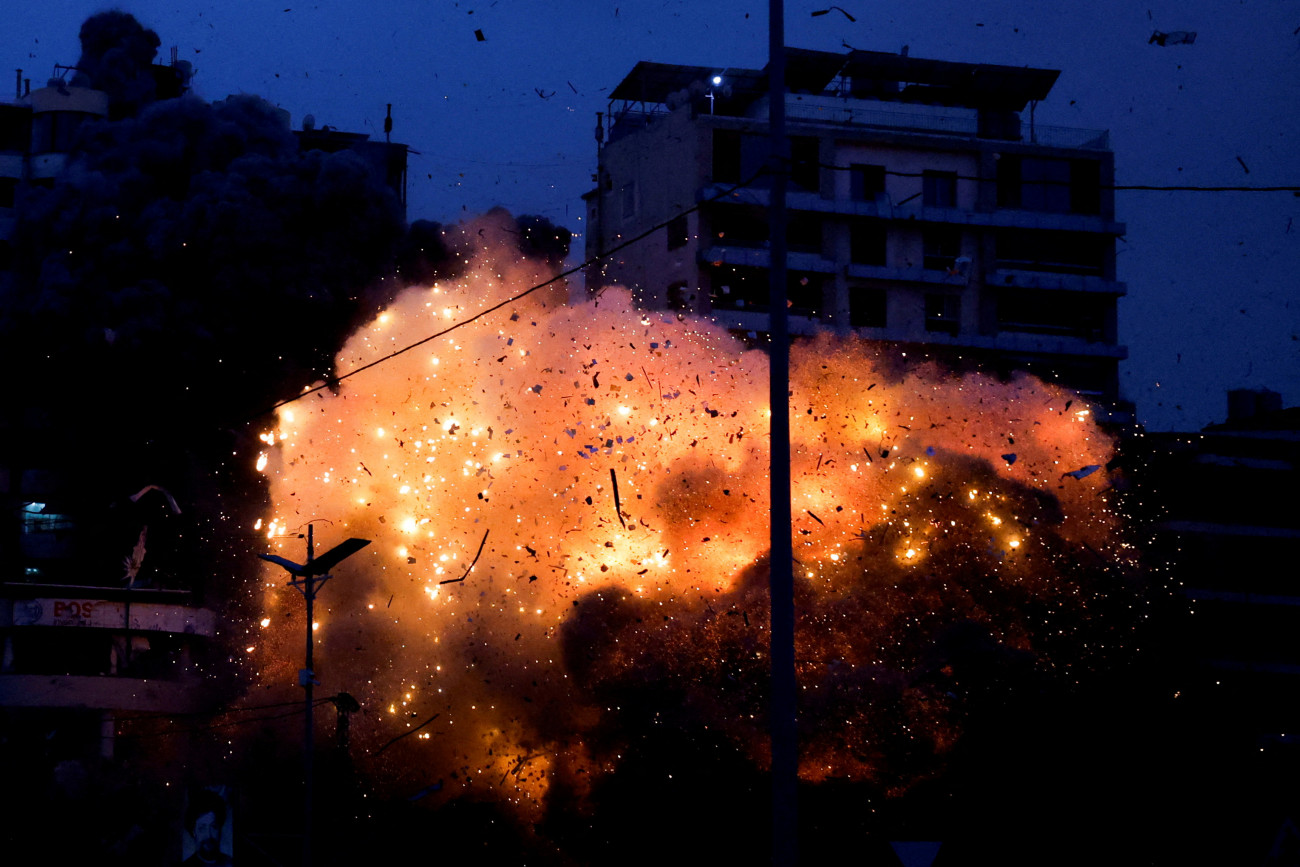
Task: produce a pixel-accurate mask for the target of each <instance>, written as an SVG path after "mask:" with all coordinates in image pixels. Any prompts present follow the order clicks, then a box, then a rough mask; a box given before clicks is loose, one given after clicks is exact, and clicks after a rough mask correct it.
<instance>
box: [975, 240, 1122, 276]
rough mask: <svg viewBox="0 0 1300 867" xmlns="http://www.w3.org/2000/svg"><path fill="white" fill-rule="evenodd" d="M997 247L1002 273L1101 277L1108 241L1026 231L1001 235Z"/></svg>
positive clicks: (998, 262)
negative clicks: (1003, 271)
mask: <svg viewBox="0 0 1300 867" xmlns="http://www.w3.org/2000/svg"><path fill="white" fill-rule="evenodd" d="M996 243H997V266H998V268H1000V269H1008V268H1010V269H1017V270H1022V271H1047V272H1050V273H1055V274H1084V275H1096V276H1099V275H1101V273H1102V270H1103V266H1104V264H1105V252H1106V244H1107V243H1109V241H1108V239H1107V238H1103V237H1100V236H1097V235H1093V234H1090V233H1087V232H1054V231H1047V230H1033V229H1024V230H1010V231H1003V232H999V233H998V235H997V242H996Z"/></svg>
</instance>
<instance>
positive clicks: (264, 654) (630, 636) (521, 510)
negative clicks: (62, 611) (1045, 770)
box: [248, 222, 1129, 815]
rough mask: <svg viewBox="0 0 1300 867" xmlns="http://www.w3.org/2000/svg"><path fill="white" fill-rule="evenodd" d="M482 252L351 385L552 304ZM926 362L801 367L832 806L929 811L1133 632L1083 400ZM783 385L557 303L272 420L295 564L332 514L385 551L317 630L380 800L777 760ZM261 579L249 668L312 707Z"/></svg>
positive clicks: (414, 299)
mask: <svg viewBox="0 0 1300 867" xmlns="http://www.w3.org/2000/svg"><path fill="white" fill-rule="evenodd" d="M462 231H463V232H464V233H465V234H466V236H467V237H470V238H474V237H476V236H477V237H478V238H479V240H480V241H482V245H481V249H480V251H479V253H478V254H477V255H476V257H475V258H474V260H473V262H472V263H471V265H470V267H469V268H468V269H467V271H466V273H465V275H464V276H463V277H462V278H460V279H458V280H456V281H454V282H446V283H441V284H436V285H432V286H427V287H420V288H412V289H409V290H407V291H405V292H404V293H403V294H402V295H401V296H400V297H399V298H398V300H397V301H396V302H395V303H394V304H393V305H392V306H391V307H390V308H389V309H388V310H386V311H385V312H384V313H383V314H381V315H380V316H378V317H377V318H376V319H375V320H374V321H373V322H371V323H370V324H369V325H368V326H366V327H364V328H363V329H361V330H360V331H358V332H357V333H356V334H355V335H354V336H353V337H352V339H351V340H350V341H349V342H348V343H347V345H346V346H345V348H344V349H343V351H342V352H341V353H340V355H339V359H338V365H337V366H338V370H339V371H340V373H341V374H346V373H347V371H348V370H351V369H355V368H357V367H360V366H361V365H364V364H367V363H368V362H371V361H373V360H374V359H375V358H377V357H379V356H382V355H384V354H387V353H389V352H392V351H393V350H395V349H398V348H400V347H403V346H406V345H408V344H411V343H414V342H415V341H417V340H420V339H422V338H424V337H425V336H426V335H428V334H430V333H432V332H435V331H439V330H441V329H444V328H446V327H447V326H448V325H450V324H452V323H456V322H459V321H461V320H465V319H467V318H469V317H470V316H472V315H473V314H474V313H476V312H477V311H478V310H481V309H484V308H486V307H488V306H491V305H493V304H495V303H498V302H499V301H501V300H504V299H507V298H510V297H512V296H513V295H516V294H518V293H519V292H520V291H521V290H522V289H524V288H526V287H527V286H530V285H533V284H534V283H535V282H537V281H538V277H539V276H540V275H539V274H538V273H536V271H535V270H534V269H535V268H536V267H537V266H536V265H535V264H529V263H527V262H520V261H518V256H517V252H506V251H508V250H511V249H516V248H511V246H510V245H509V244H505V243H498V241H499V240H502V239H500V238H499V237H495V238H494V235H495V236H499V235H500V234H501V227H500V225H498V224H496V223H492V222H489V223H488V224H486V225H482V226H473V227H470V228H467V229H464V230H462ZM906 364H907V361H906V360H905V359H901V358H894V357H892V356H891V355H889V354H887V353H886V352H885V351H884V350H882V349H880V348H879V347H877V346H874V345H872V344H869V343H866V342H862V341H858V340H852V339H845V338H837V337H832V336H828V335H823V336H821V337H818V338H817V339H815V340H812V341H809V342H807V343H803V344H799V345H796V346H795V347H794V348H793V350H792V366H791V370H792V373H791V408H792V424H791V439H792V442H791V451H792V480H793V512H794V515H795V521H794V526H793V528H792V532H793V541H794V551H795V558H796V564H795V570H796V576H797V578H796V580H797V601H798V609H799V621H798V626H797V629H798V648H797V657H798V665H799V675H800V682H801V698H800V702H801V703H800V715H801V723H800V725H801V765H800V773H801V776H802V777H803V778H804V779H805V780H808V781H818V780H826V779H833V778H834V779H850V780H852V779H875V780H879V781H881V782H882V783H883V784H884V785H886V786H888V787H895V788H902V787H906V786H907V785H908V783H909V781H910V780H914V779H916V778H917V777H918V776H923V775H924V774H926V773H929V772H930V771H932V770H933V768H934V766H935V762H936V761H940V760H941V758H942V756H943V754H944V753H945V752H946V751H947V750H949V749H950V748H951V746H952V744H953V743H954V742H955V740H956V738H957V737H958V736H959V734H960V731H961V726H962V720H963V719H964V718H965V715H967V714H969V713H970V712H972V708H973V707H974V706H975V705H976V704H977V703H978V700H979V696H981V695H987V694H989V691H990V690H996V689H997V688H998V684H1002V685H1003V686H1005V685H1006V684H1008V683H1009V681H1008V679H1007V677H1008V676H1007V673H1008V672H1012V671H1019V672H1039V673H1042V672H1055V673H1057V674H1058V675H1059V674H1064V676H1067V677H1068V676H1070V672H1071V671H1072V670H1073V669H1074V668H1075V667H1083V666H1086V665H1087V664H1088V657H1089V654H1090V653H1092V652H1094V651H1096V650H1097V649H1098V648H1099V647H1101V646H1102V645H1105V644H1106V643H1107V642H1108V641H1112V640H1115V636H1114V635H1113V634H1110V633H1108V632H1107V630H1108V629H1109V628H1110V627H1109V626H1107V625H1105V624H1101V626H1098V627H1097V628H1093V624H1095V623H1097V622H1098V621H1099V619H1101V618H1100V615H1099V614H1094V609H1097V608H1098V605H1097V603H1098V601H1100V600H1101V599H1102V598H1103V597H1104V593H1105V585H1106V584H1107V582H1108V581H1109V580H1110V579H1109V578H1105V577H1103V578H1101V579H1099V577H1098V576H1112V577H1114V576H1122V574H1123V573H1124V570H1125V566H1126V562H1127V560H1128V559H1129V549H1128V548H1127V546H1125V545H1124V544H1123V543H1122V542H1120V541H1118V540H1119V538H1120V536H1119V532H1118V531H1119V529H1120V524H1119V521H1118V519H1117V517H1116V516H1115V514H1114V513H1113V512H1112V509H1111V507H1110V506H1109V504H1108V501H1107V491H1108V488H1109V480H1108V473H1107V472H1105V471H1097V470H1098V469H1099V468H1101V467H1105V466H1106V464H1107V462H1108V461H1109V460H1110V458H1111V455H1112V449H1113V443H1112V441H1111V440H1110V438H1109V437H1108V436H1107V435H1105V434H1104V433H1103V432H1102V431H1101V430H1100V429H1099V428H1098V426H1097V425H1096V423H1095V422H1094V420H1093V418H1092V416H1091V415H1090V414H1089V410H1088V409H1087V407H1086V405H1085V404H1084V403H1083V402H1082V401H1080V400H1078V399H1077V398H1075V397H1074V396H1072V395H1070V394H1068V393H1066V392H1065V391H1063V390H1061V389H1059V388H1056V387H1054V386H1051V385H1048V384H1044V383H1042V382H1040V381H1038V380H1035V379H1033V378H1030V377H1028V376H1021V377H1018V378H1016V379H1013V380H1012V381H1010V382H999V381H996V380H994V379H992V378H989V377H985V376H981V375H975V374H969V375H965V376H960V377H957V376H953V375H951V374H948V373H945V372H943V371H941V370H940V369H939V368H938V367H937V366H935V365H932V364H922V365H918V366H913V367H910V368H909V367H905V365H906ZM767 372H768V365H767V358H766V356H765V355H764V354H763V353H762V352H759V351H755V350H747V349H746V348H745V346H744V345H743V344H742V343H741V342H740V341H738V340H737V339H736V338H734V337H733V336H731V335H730V334H728V333H727V332H726V331H724V330H723V329H721V328H719V327H717V326H715V325H713V324H711V323H709V322H707V321H702V320H698V319H692V318H685V319H681V318H679V317H678V316H677V315H676V314H668V313H663V312H654V313H646V312H643V311H638V310H636V309H634V308H633V306H632V304H631V300H630V296H629V294H628V293H626V292H624V291H622V290H613V289H611V290H608V291H605V292H604V293H602V294H601V295H600V296H599V297H597V298H594V299H590V300H586V301H584V302H582V303H576V304H569V303H567V301H566V299H565V298H564V297H563V291H562V290H560V289H555V288H552V289H549V290H546V292H545V293H543V292H537V293H533V294H532V295H530V296H529V297H528V298H526V299H524V300H522V301H520V302H519V303H517V304H514V305H511V306H509V307H507V308H504V309H503V310H501V311H499V312H497V313H495V314H492V315H490V316H487V317H483V318H481V319H477V320H476V321H474V322H472V323H471V324H468V325H466V326H465V327H463V328H460V329H458V330H456V331H454V332H452V333H450V334H449V335H447V336H446V337H444V338H442V339H441V340H440V341H434V342H430V343H427V344H425V345H423V346H421V347H419V348H418V349H417V350H413V351H411V352H407V353H405V354H403V355H401V356H399V357H397V358H395V359H393V360H391V361H389V362H387V363H386V364H385V365H384V366H383V367H382V368H380V369H376V370H370V371H366V372H364V373H362V374H360V375H358V376H356V377H354V378H350V379H346V380H344V381H343V382H341V383H340V384H339V385H338V387H337V388H336V389H334V390H322V391H318V392H316V393H314V394H311V395H308V396H306V397H305V398H303V399H301V400H299V401H297V402H295V403H293V404H290V405H288V406H286V407H284V408H282V409H281V410H280V413H279V419H278V424H277V426H276V427H275V429H274V430H272V431H268V432H266V434H265V435H264V443H265V448H264V450H263V451H262V453H261V454H260V455H258V456H257V458H256V460H257V462H258V466H259V468H260V469H262V471H263V472H264V473H265V474H266V477H267V479H268V481H269V485H270V491H271V498H272V502H273V504H274V513H273V514H272V515H270V516H268V519H267V522H266V524H265V525H261V526H260V531H261V532H264V533H265V534H266V535H267V537H268V538H269V539H270V540H271V544H272V545H273V547H274V548H275V550H277V551H278V552H279V553H282V554H284V555H285V556H289V557H294V556H298V557H299V558H300V551H299V550H298V548H299V547H300V545H301V543H300V542H298V541H297V537H296V535H294V534H296V533H298V532H301V528H302V527H303V525H304V524H305V523H307V522H309V521H328V522H330V523H328V524H322V525H321V526H320V527H318V535H321V537H322V539H325V538H327V536H328V535H329V534H334V535H337V536H338V538H339V539H342V538H345V537H347V536H360V537H364V538H368V539H372V540H374V543H375V544H373V545H371V546H370V547H369V548H367V549H366V550H365V551H363V552H361V553H360V554H358V555H357V556H355V557H353V558H352V559H351V560H349V561H348V563H347V564H345V565H343V566H341V567H339V569H338V570H337V571H338V573H339V575H338V579H337V580H335V581H333V582H332V583H331V585H330V586H329V589H328V591H327V592H326V593H324V594H323V595H322V596H321V597H320V600H318V607H317V611H318V612H319V614H318V620H319V626H318V629H317V631H316V637H317V641H318V643H319V651H318V655H319V659H320V664H319V671H318V677H319V678H320V680H321V682H322V689H323V690H324V691H327V692H328V691H332V690H347V691H349V692H353V693H356V694H357V695H358V697H359V698H360V699H361V701H362V704H363V705H365V706H366V707H367V708H369V709H370V710H369V712H368V713H367V714H366V715H365V716H364V718H363V719H362V720H361V721H359V723H358V724H357V727H356V728H355V729H354V736H355V737H356V739H357V743H358V744H359V745H364V746H365V748H366V749H368V751H369V755H370V760H371V761H372V763H374V764H375V765H382V773H379V774H377V776H380V777H384V778H388V779H392V780H395V781H398V785H399V786H403V787H405V788H404V789H403V791H406V792H408V793H409V792H415V791H420V790H426V787H431V786H432V787H434V788H437V787H436V785H435V784H436V783H437V782H441V783H442V784H443V785H442V787H441V791H440V793H439V794H438V795H437V796H436V798H434V800H437V799H438V798H442V799H446V798H451V797H455V796H457V795H460V794H465V793H471V794H477V795H486V796H489V797H494V798H502V799H507V800H509V801H510V802H512V803H513V804H515V805H517V807H519V809H521V810H522V811H524V813H526V814H531V815H538V814H539V811H540V810H541V809H542V808H543V805H544V803H545V800H546V798H547V796H548V793H551V792H552V791H553V790H554V788H555V787H556V786H562V787H564V790H565V791H567V792H577V793H578V794H581V793H582V792H583V791H585V790H587V789H588V788H589V787H590V786H591V785H592V784H593V781H595V780H598V779H599V778H600V777H601V775H602V774H603V773H606V772H609V771H612V770H615V769H616V768H617V765H618V762H619V758H620V755H621V753H620V749H619V746H618V743H619V740H618V737H619V735H618V731H619V728H620V726H622V725H624V724H626V722H627V718H626V715H627V714H630V713H637V714H644V719H646V720H649V724H651V725H667V726H679V727H680V726H687V725H689V726H697V727H702V728H703V729H709V730H710V731H712V732H714V733H715V734H717V735H719V736H721V737H724V738H726V739H727V740H729V741H730V742H732V743H734V744H735V745H736V746H737V748H738V749H739V750H740V751H741V752H743V753H745V754H747V755H749V756H750V757H751V758H752V760H753V762H754V763H755V764H756V765H757V766H758V767H760V768H761V767H763V766H765V763H766V761H767V757H766V752H767V742H766V734H765V732H766V716H765V714H766V710H765V697H766V689H767V686H766V671H767V665H768V662H767V600H766V577H767V567H766V559H765V558H766V552H767V548H768V541H767V540H768V536H769V528H768V513H769V510H768V478H767V475H768V456H767V455H768V450H767V436H768V423H767V418H768V415H769V410H768V405H767V400H768V397H767ZM260 524H261V522H259V525H260ZM327 544H328V543H327ZM259 586H260V587H261V592H262V595H263V597H264V599H263V606H264V608H265V613H264V615H262V617H264V619H261V620H260V624H259V623H258V622H257V621H254V623H253V624H251V625H250V627H249V631H250V634H251V636H252V638H251V640H250V642H249V643H248V644H249V646H248V659H249V660H250V662H251V663H252V664H253V665H254V666H255V667H256V669H257V671H258V677H259V678H260V680H261V681H262V682H264V683H267V684H272V683H278V684H288V683H291V682H294V681H295V677H294V672H293V669H295V668H297V667H298V665H299V664H300V663H299V659H300V654H301V641H302V637H301V636H302V630H303V624H302V621H301V614H299V612H300V611H301V607H302V606H301V599H299V598H298V595H297V594H296V593H295V592H294V591H292V590H289V589H286V588H285V587H284V585H283V583H282V575H278V574H273V573H272V571H270V568H269V567H268V571H267V572H266V573H264V575H263V576H262V581H261V583H260V585H259ZM1103 607H1104V606H1103ZM651 694H654V695H657V696H660V697H664V696H668V697H670V702H669V703H668V704H663V703H660V704H656V705H655V706H654V707H650V706H648V705H646V704H645V702H646V701H647V698H646V697H647V696H648V695H651ZM639 703H640V704H639ZM642 705H644V706H642ZM404 735H410V736H408V737H403V736H404ZM381 747H383V748H384V749H383V752H382V753H381V752H380V749H381Z"/></svg>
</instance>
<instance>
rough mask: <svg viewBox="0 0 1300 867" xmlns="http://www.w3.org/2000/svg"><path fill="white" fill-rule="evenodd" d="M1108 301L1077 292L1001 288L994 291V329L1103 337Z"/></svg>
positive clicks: (1099, 338) (1096, 339) (1086, 338)
mask: <svg viewBox="0 0 1300 867" xmlns="http://www.w3.org/2000/svg"><path fill="white" fill-rule="evenodd" d="M1109 304H1110V301H1109V300H1108V299H1107V298H1106V297H1103V296H1098V295H1090V294H1084V293H1079V292H1042V291H1032V290H1025V289H1004V290H1002V291H1001V292H1000V293H999V294H998V330H999V331H1014V332H1020V333H1026V334H1048V335H1055V336H1060V337H1081V338H1083V339H1085V340H1090V341H1099V340H1104V339H1105V336H1106V318H1107V317H1106V312H1107V309H1108V307H1109Z"/></svg>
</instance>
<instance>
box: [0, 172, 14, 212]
mask: <svg viewBox="0 0 1300 867" xmlns="http://www.w3.org/2000/svg"><path fill="white" fill-rule="evenodd" d="M17 192H18V179H17V178H0V208H12V207H13V206H14V197H15V194H16V193H17Z"/></svg>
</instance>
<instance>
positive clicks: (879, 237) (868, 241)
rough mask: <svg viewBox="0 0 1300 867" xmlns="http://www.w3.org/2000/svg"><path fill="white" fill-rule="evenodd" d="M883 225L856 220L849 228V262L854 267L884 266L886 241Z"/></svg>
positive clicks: (874, 221) (886, 233) (876, 222)
mask: <svg viewBox="0 0 1300 867" xmlns="http://www.w3.org/2000/svg"><path fill="white" fill-rule="evenodd" d="M888 237H889V235H888V232H886V231H885V224H884V223H882V222H879V221H877V220H858V221H856V222H854V223H852V224H850V226H849V261H851V262H852V263H853V264H855V265H884V264H885V248H886V242H887V240H888Z"/></svg>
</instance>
